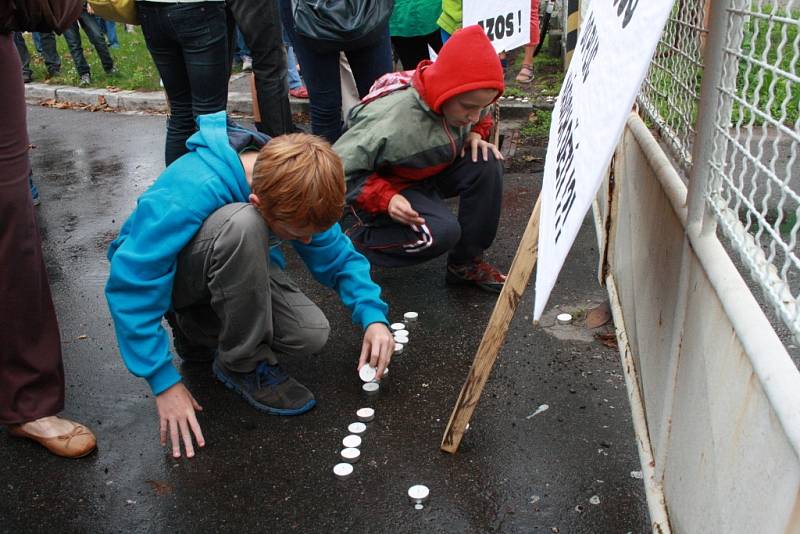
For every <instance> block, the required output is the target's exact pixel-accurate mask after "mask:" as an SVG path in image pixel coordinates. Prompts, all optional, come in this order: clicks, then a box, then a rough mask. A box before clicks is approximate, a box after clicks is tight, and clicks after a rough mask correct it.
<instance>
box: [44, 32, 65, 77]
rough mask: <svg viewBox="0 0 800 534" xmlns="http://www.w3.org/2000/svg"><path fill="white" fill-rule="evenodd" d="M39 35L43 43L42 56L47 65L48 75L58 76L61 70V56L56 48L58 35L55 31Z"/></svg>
mask: <svg viewBox="0 0 800 534" xmlns="http://www.w3.org/2000/svg"><path fill="white" fill-rule="evenodd" d="M38 35H39V40H40V41H41V43H42V56H43V57H44V65H45V67H47V75H48V76H56V75H57V74H58V73H59V72H60V71H61V56H59V55H58V49H57V48H56V35H55V34H54V33H53V32H41V33H39V34H38Z"/></svg>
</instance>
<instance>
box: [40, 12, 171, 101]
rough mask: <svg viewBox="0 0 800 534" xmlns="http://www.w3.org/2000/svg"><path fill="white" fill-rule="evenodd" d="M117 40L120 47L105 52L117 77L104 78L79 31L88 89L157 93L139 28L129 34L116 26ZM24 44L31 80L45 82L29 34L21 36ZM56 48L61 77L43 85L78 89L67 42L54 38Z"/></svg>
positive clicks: (155, 74) (154, 74)
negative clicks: (89, 73)
mask: <svg viewBox="0 0 800 534" xmlns="http://www.w3.org/2000/svg"><path fill="white" fill-rule="evenodd" d="M117 39H118V40H119V44H120V47H119V48H118V49H110V50H109V51H110V52H111V57H113V58H114V66H115V67H116V68H117V71H118V73H116V74H112V75H108V74H106V73H105V72H104V71H103V66H102V65H101V64H100V58H99V56H98V55H97V52H96V51H95V49H94V46H92V43H90V42H89V38H88V37H86V34H85V33H83V31H81V41H82V44H83V55H84V56H86V61H87V62H88V63H89V67H90V68H91V69H92V84H91V87H97V88H105V87H109V86H112V87H118V88H120V89H139V90H145V91H157V90H160V89H161V87H160V85H159V76H158V71H157V70H156V66H155V64H154V63H153V59H152V58H151V57H150V53H149V52H148V51H147V46H146V45H145V44H144V37H143V36H142V30H141V28H140V27H138V26H136V27H135V30H134V32H133V33H128V32H126V31H125V29H124V26H123V25H122V24H117ZM25 42H26V44H27V45H28V51H29V52H30V53H31V70H33V79H34V81H35V82H42V81H44V80H45V74H46V72H47V69H46V68H45V65H44V59H43V58H42V56H41V55H39V53H38V52H36V47H35V46H34V44H33V38H32V37H31V35H30V34H26V35H25ZM56 48H57V50H58V55H59V57H61V73H60V74H59V75H58V76H54V77H53V78H50V79H49V80H48V81H47V83H51V84H56V85H78V78H79V76H78V72H77V71H76V70H75V62H74V61H72V56H71V55H70V54H69V48H68V47H67V41H66V40H65V39H64V37H62V36H56Z"/></svg>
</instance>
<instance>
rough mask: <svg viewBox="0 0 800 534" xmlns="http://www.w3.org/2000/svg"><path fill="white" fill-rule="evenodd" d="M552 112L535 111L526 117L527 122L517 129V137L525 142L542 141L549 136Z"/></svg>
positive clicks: (544, 110) (545, 110)
mask: <svg viewBox="0 0 800 534" xmlns="http://www.w3.org/2000/svg"><path fill="white" fill-rule="evenodd" d="M552 117H553V112H552V111H550V110H548V109H535V110H533V113H531V114H530V116H529V117H528V122H526V123H525V124H523V125H522V126H521V127H520V129H519V136H520V138H521V139H523V140H526V141H534V142H536V141H544V140H547V138H548V137H549V136H550V121H551V120H552Z"/></svg>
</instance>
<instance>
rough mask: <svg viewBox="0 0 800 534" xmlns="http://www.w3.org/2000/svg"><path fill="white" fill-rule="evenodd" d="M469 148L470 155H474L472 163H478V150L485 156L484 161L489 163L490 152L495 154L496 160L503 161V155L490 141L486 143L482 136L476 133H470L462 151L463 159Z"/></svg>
mask: <svg viewBox="0 0 800 534" xmlns="http://www.w3.org/2000/svg"><path fill="white" fill-rule="evenodd" d="M467 146H469V149H470V153H471V154H472V161H475V162H477V161H478V150H480V151H481V154H482V155H483V161H489V151H490V150H491V151H492V153H493V154H494V157H495V159H497V160H502V159H503V154H501V153H500V151H499V150H498V149H497V147H496V146H494V145H493V144H492V143H490V142H488V141H484V140H483V138H481V136H480V134H477V133H475V132H470V133H469V137H467V142H466V143H464V148H462V149H461V157H464V154H465V153H466V151H467Z"/></svg>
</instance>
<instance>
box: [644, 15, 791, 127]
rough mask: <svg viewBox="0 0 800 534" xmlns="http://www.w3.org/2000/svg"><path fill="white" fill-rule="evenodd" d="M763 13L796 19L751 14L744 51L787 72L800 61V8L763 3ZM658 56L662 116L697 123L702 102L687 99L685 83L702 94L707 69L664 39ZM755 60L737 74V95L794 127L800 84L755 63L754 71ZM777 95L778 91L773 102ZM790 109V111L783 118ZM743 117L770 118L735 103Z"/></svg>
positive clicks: (653, 79) (657, 101)
mask: <svg viewBox="0 0 800 534" xmlns="http://www.w3.org/2000/svg"><path fill="white" fill-rule="evenodd" d="M675 9H678V7H677V6H676V8H675ZM761 13H762V14H765V15H770V16H771V17H787V18H791V19H793V20H794V21H795V22H794V23H790V22H777V21H773V19H771V18H761V17H753V16H746V18H745V20H744V22H743V39H742V45H741V50H742V54H743V55H744V56H746V57H750V58H753V59H754V60H757V61H760V62H763V63H765V64H767V65H770V66H771V67H774V68H777V69H780V70H782V71H785V72H794V71H796V65H797V61H798V57H797V55H796V54H797V52H796V50H797V46H798V23H797V22H796V21H797V20H799V19H800V10H792V12H791V14H789V13H788V12H787V11H786V10H784V9H780V8H778V7H777V6H774V5H770V6H763V7H762V8H761ZM771 21H772V27H771V28H770V22H771ZM664 38H666V39H667V40H669V39H672V38H674V36H673V37H670V36H669V35H668V34H665V37H664ZM664 38H662V39H664ZM781 43H783V44H782V45H781ZM656 60H657V61H658V62H659V63H660V64H661V68H658V69H654V70H653V71H652V72H651V74H650V83H651V84H652V85H653V87H654V88H655V90H656V92H657V93H659V94H658V95H657V94H653V96H652V98H653V104H654V105H655V106H656V108H657V109H658V113H659V115H660V116H661V117H662V118H663V119H664V120H665V121H666V122H667V124H671V125H676V124H685V123H689V124H694V123H695V122H696V120H697V105H698V102H697V101H695V100H693V99H687V98H684V95H687V93H686V91H687V90H686V88H685V87H683V85H685V86H686V87H689V88H691V89H692V90H693V91H695V92H696V94H698V95H699V94H700V85H701V83H702V77H703V69H701V68H696V67H694V66H692V65H689V64H688V62H687V61H686V59H685V58H683V57H681V56H680V55H679V54H674V53H672V52H670V51H669V50H668V49H667V48H665V47H664V45H663V44H662V45H659V47H658V50H657V51H656ZM749 64H750V62H749V61H747V60H745V59H743V60H741V61H740V64H739V68H738V72H737V77H736V94H737V95H739V96H740V97H741V98H742V99H743V100H745V101H747V102H749V103H750V104H751V105H752V106H754V107H756V108H757V109H759V110H761V111H762V112H764V113H765V114H767V115H769V116H771V117H772V118H773V119H775V120H776V121H781V120H783V123H784V124H786V125H787V126H793V125H794V124H795V123H796V122H797V120H798V113H800V84H796V83H793V82H792V81H790V80H789V79H787V78H786V77H785V76H781V75H779V74H775V73H773V72H771V71H770V70H767V69H765V68H763V67H760V66H756V65H752V66H751V67H750V70H749V71H748V65H749ZM771 94H772V95H774V96H773V97H772V101H771V102H770V98H771V97H770V95H771ZM687 96H688V95H687ZM768 104H769V106H768ZM784 109H785V112H786V116H785V117H784V118H783V119H781V117H782V115H783V113H784V111H783V110H784ZM740 119H741V121H742V123H743V124H749V123H750V121H752V122H753V124H755V125H759V126H760V125H762V124H763V123H764V119H763V118H762V117H760V116H758V115H754V114H753V113H752V112H751V111H750V110H749V109H748V108H746V107H744V108H743V107H741V106H740V105H739V104H738V103H737V102H734V103H733V106H732V110H731V120H732V122H734V123H736V122H739V120H740Z"/></svg>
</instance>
